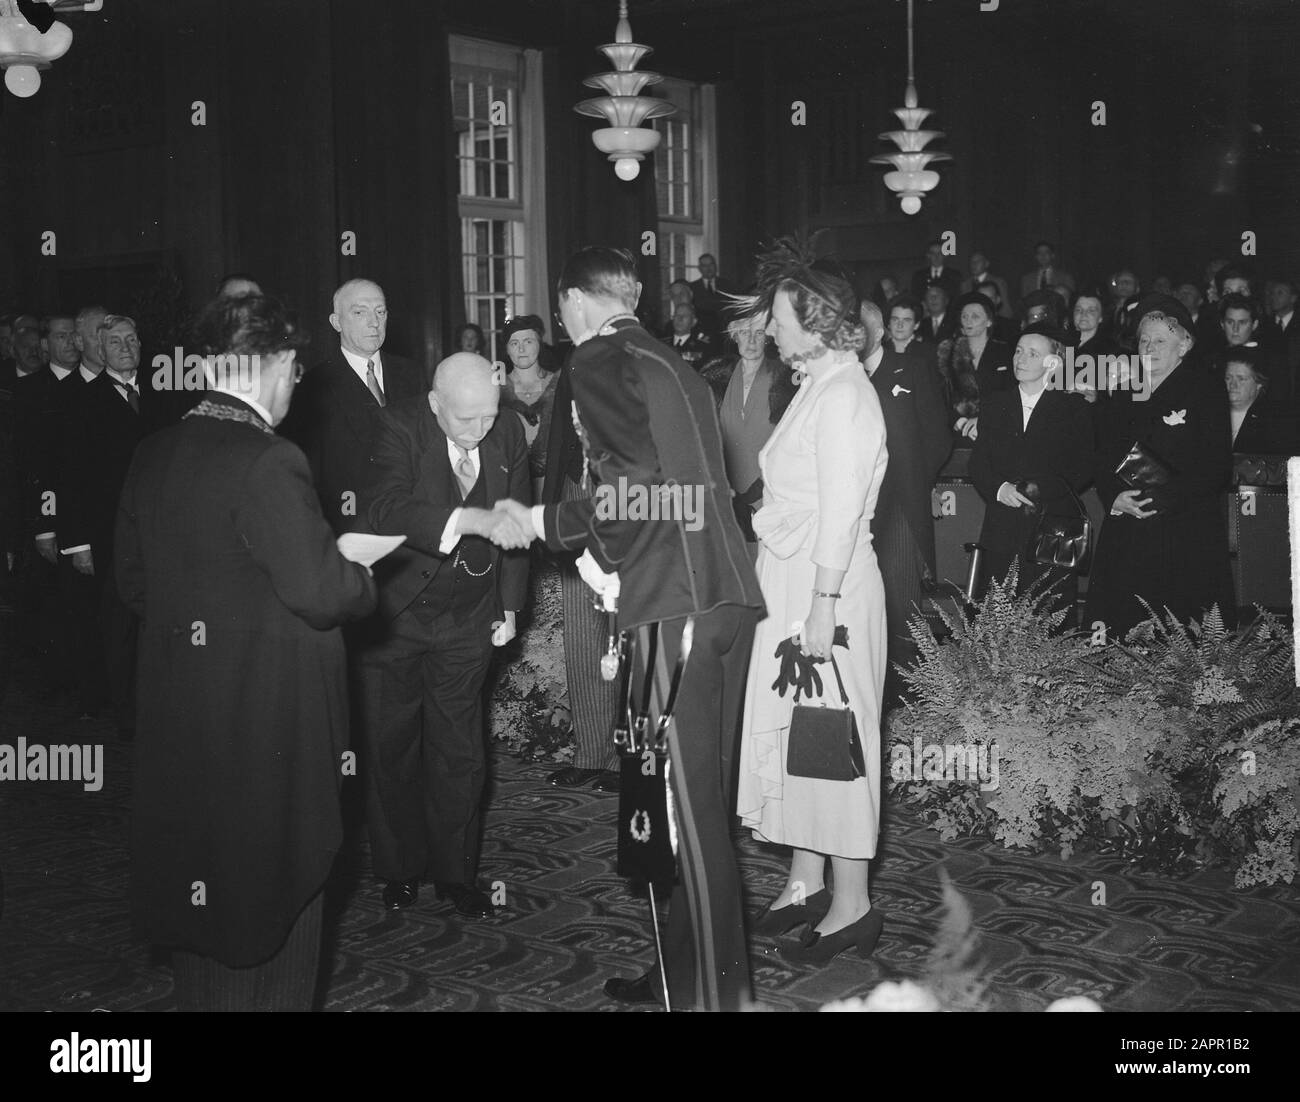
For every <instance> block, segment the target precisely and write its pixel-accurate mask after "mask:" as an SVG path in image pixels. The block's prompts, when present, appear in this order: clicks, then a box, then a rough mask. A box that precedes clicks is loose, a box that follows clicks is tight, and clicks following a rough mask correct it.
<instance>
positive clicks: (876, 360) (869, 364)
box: [862, 344, 885, 378]
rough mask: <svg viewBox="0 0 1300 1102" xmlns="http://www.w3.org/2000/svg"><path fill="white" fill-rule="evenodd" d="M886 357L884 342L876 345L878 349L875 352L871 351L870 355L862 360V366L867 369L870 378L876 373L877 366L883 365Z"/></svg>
mask: <svg viewBox="0 0 1300 1102" xmlns="http://www.w3.org/2000/svg"><path fill="white" fill-rule="evenodd" d="M884 358H885V346H884V345H883V344H880V345H877V346H876V350H875V351H874V352H873V353H871V355H870V356H868V357H867V358H866V359H865V360H863V361H862V366H863V367H865V368H866V369H867V377H868V378H870V377H871V376H872V375H874V374H875V373H876V368H878V367H879V366H880V365H881V363H882V362H883V360H884Z"/></svg>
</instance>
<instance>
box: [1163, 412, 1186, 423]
mask: <svg viewBox="0 0 1300 1102" xmlns="http://www.w3.org/2000/svg"><path fill="white" fill-rule="evenodd" d="M1161 420H1162V421H1164V423H1165V424H1166V425H1185V424H1187V410H1185V409H1177V410H1174V411H1173V412H1172V413H1167V414H1165V416H1164V417H1162V418H1161Z"/></svg>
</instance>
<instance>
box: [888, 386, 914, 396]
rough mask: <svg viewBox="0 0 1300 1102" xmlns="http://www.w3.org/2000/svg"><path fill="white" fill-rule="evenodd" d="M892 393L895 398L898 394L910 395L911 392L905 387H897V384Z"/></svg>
mask: <svg viewBox="0 0 1300 1102" xmlns="http://www.w3.org/2000/svg"><path fill="white" fill-rule="evenodd" d="M893 393H894V397H895V398H897V397H898V396H899V395H900V394H911V393H912V392H911V391H910V390H908V389H907V387H905V386H899V385H898V384H897V383H895V384H894V391H893Z"/></svg>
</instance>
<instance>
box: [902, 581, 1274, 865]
mask: <svg viewBox="0 0 1300 1102" xmlns="http://www.w3.org/2000/svg"><path fill="white" fill-rule="evenodd" d="M1017 575H1018V570H1017V568H1016V566H1015V564H1013V566H1012V569H1011V570H1010V571H1009V572H1008V574H1007V576H1006V578H1005V579H1003V580H1002V581H1000V582H994V583H993V584H992V585H991V586H990V588H989V591H988V594H987V596H986V597H985V598H984V600H983V601H981V602H979V603H978V604H977V606H976V607H975V608H974V610H973V612H972V614H971V615H970V616H969V618H968V617H967V615H966V614H965V613H964V610H963V609H962V608H961V607H960V606H958V605H956V603H955V602H954V603H953V606H952V610H951V611H949V610H948V609H941V610H940V617H941V619H942V620H943V623H944V624H945V625H946V626H947V628H948V631H949V633H950V634H949V637H948V638H946V639H945V640H943V641H939V640H937V639H935V638H934V636H933V635H932V634H931V632H930V628H929V625H928V623H927V622H926V621H924V620H923V619H921V618H920V617H919V616H917V617H914V618H913V620H912V622H911V624H910V625H909V626H910V629H911V633H912V636H913V638H914V639H915V641H916V644H917V647H918V650H919V659H918V661H917V662H916V663H915V664H914V665H913V666H912V667H911V668H909V669H905V670H903V671H902V674H903V677H904V678H905V679H906V682H907V685H908V687H909V690H910V694H911V700H910V702H909V704H908V706H907V707H906V708H905V709H903V710H901V711H899V712H896V713H894V715H893V716H892V717H891V721H890V727H889V738H890V740H891V747H890V757H891V777H892V781H893V792H894V794H895V796H896V797H898V798H900V799H902V800H904V801H905V802H907V803H909V804H911V805H912V806H914V807H915V808H916V809H917V810H919V811H920V813H921V814H922V815H923V816H924V817H925V818H926V819H927V821H928V822H930V823H931V825H933V826H934V827H935V829H937V830H938V831H939V832H940V836H941V837H942V838H944V839H945V840H948V841H950V840H953V839H955V838H957V837H958V836H960V835H963V834H970V835H985V836H988V837H991V838H993V839H995V840H997V841H999V842H1001V843H1002V844H1003V845H1006V846H1009V847H1016V848H1028V849H1040V848H1047V847H1051V848H1054V849H1056V850H1058V851H1059V852H1060V853H1061V855H1062V856H1063V857H1069V856H1070V855H1071V854H1072V853H1073V852H1075V851H1076V850H1077V849H1078V848H1080V847H1082V846H1089V847H1092V848H1095V849H1098V850H1100V851H1103V852H1110V853H1115V854H1119V855H1121V856H1123V857H1125V858H1127V859H1129V860H1132V861H1135V862H1139V863H1142V864H1146V865H1149V866H1154V867H1156V868H1159V869H1163V870H1165V871H1180V870H1185V869H1188V868H1191V867H1195V866H1196V865H1199V864H1206V863H1213V864H1226V865H1228V866H1230V867H1232V868H1234V869H1235V871H1236V883H1237V884H1238V885H1239V886H1248V885H1250V884H1259V883H1274V882H1277V881H1279V880H1283V881H1287V882H1290V881H1291V880H1292V879H1294V877H1295V875H1296V870H1297V860H1296V852H1297V840H1298V839H1300V740H1297V739H1295V738H1294V737H1292V736H1294V735H1295V734H1297V733H1300V691H1298V690H1297V689H1296V687H1295V684H1294V675H1293V666H1292V661H1293V658H1292V646H1291V636H1290V633H1289V632H1288V631H1287V630H1286V629H1285V628H1284V626H1283V625H1282V624H1281V623H1280V622H1279V621H1278V620H1277V618H1276V617H1273V616H1272V615H1270V614H1268V613H1266V612H1263V611H1262V610H1261V611H1260V614H1259V615H1258V617H1257V618H1256V619H1255V620H1254V621H1253V622H1252V623H1251V624H1250V625H1249V626H1248V627H1246V628H1245V629H1243V630H1240V631H1229V630H1228V629H1227V628H1226V627H1225V625H1224V623H1223V619H1222V616H1221V615H1220V614H1219V611H1218V609H1217V608H1213V609H1211V610H1210V611H1209V612H1208V613H1207V614H1206V616H1205V618H1204V619H1203V621H1201V622H1200V623H1194V624H1190V625H1184V624H1181V623H1180V622H1179V621H1178V620H1177V619H1175V618H1174V617H1173V616H1172V615H1171V614H1170V613H1169V612H1168V611H1165V612H1164V613H1163V614H1157V613H1155V612H1154V611H1153V610H1151V609H1150V607H1149V606H1148V613H1149V617H1148V619H1147V620H1146V621H1145V622H1144V623H1142V624H1141V625H1139V626H1138V627H1136V628H1135V629H1134V630H1133V631H1132V632H1130V633H1129V635H1128V637H1127V639H1126V640H1125V642H1124V644H1123V645H1120V644H1111V645H1109V646H1107V645H1102V646H1093V645H1090V643H1089V641H1088V639H1087V638H1086V637H1085V636H1082V635H1079V634H1073V635H1065V634H1060V633H1059V630H1058V629H1059V626H1060V623H1061V620H1062V618H1063V616H1064V613H1063V612H1057V611H1052V610H1051V609H1050V608H1048V607H1047V605H1046V600H1047V594H1046V592H1045V591H1044V588H1043V587H1042V586H1040V585H1032V586H1028V587H1026V590H1025V591H1024V592H1022V593H1017V590H1018V588H1019V579H1018V576H1017ZM954 744H956V748H957V751H958V753H957V754H954V755H953V757H954V759H955V758H956V757H958V756H959V753H960V751H961V750H962V749H963V748H965V747H969V746H975V747H978V748H981V750H982V751H987V752H988V754H989V757H990V760H992V757H993V752H992V748H994V747H996V751H997V755H996V760H997V761H998V764H999V773H1000V776H999V777H998V778H997V785H996V788H993V786H992V785H989V784H987V783H980V784H976V783H972V782H971V779H970V778H969V776H952V775H948V774H947V773H945V774H943V775H941V776H940V775H936V774H935V773H934V772H933V771H928V770H927V771H918V769H917V767H916V763H917V762H918V761H919V760H920V759H921V758H922V753H921V751H922V748H923V747H924V748H925V754H927V755H928V754H930V753H931V749H932V748H934V747H938V750H937V751H935V753H934V759H936V760H944V759H945V755H946V754H947V752H948V750H950V749H951V748H953V746H954ZM1243 763H1246V764H1247V765H1249V768H1245V767H1243ZM976 779H977V780H979V781H984V780H985V778H976ZM990 789H993V790H992V791H990Z"/></svg>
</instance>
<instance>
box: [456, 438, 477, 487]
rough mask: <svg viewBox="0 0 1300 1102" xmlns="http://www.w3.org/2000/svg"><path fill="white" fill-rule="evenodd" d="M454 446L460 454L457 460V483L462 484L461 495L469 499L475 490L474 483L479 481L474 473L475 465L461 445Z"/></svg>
mask: <svg viewBox="0 0 1300 1102" xmlns="http://www.w3.org/2000/svg"><path fill="white" fill-rule="evenodd" d="M453 446H454V447H455V449H456V450H457V451H458V452H459V453H460V458H459V459H457V460H456V481H457V482H459V483H460V490H461V494H462V495H463V496H464V497H469V492H470V491H471V490H472V489H474V483H475V482H477V481H478V475H476V474H475V473H474V464H473V462H472V461H471V460H470V457H469V452H467V451H466V450H465V449H464V448H462V447H461V446H460V445H459V444H455V445H453Z"/></svg>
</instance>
